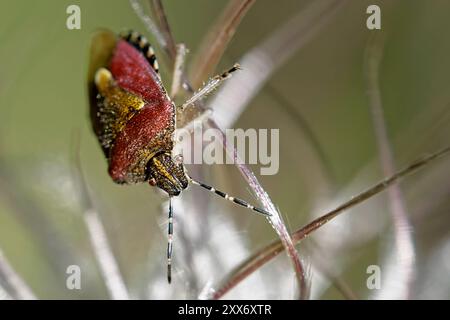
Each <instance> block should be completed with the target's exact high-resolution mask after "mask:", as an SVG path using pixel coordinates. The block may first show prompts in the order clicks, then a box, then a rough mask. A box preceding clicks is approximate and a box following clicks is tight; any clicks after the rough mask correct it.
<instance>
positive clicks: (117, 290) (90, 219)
mask: <svg viewBox="0 0 450 320" xmlns="http://www.w3.org/2000/svg"><path fill="white" fill-rule="evenodd" d="M75 150H77V151H78V152H77V154H76V155H75V172H74V181H76V183H77V187H78V194H79V197H80V203H81V205H82V210H83V220H84V223H85V225H86V228H87V229H88V232H89V240H90V242H91V245H92V249H93V250H94V254H95V258H96V259H97V263H98V265H99V267H100V273H101V275H102V277H103V280H104V282H105V286H106V288H107V290H108V293H109V296H110V297H111V299H114V300H128V299H129V294H128V290H127V288H126V286H125V282H124V280H123V278H122V275H121V274H120V270H119V266H118V263H117V261H116V259H115V257H114V253H113V252H112V250H111V247H110V245H109V243H108V238H107V235H106V231H105V228H104V227H103V224H102V221H101V219H100V216H99V213H98V212H97V210H96V209H95V207H94V205H93V201H92V199H91V197H90V194H89V190H88V187H87V184H86V181H85V179H84V176H83V172H82V169H81V160H80V155H79V150H80V148H79V143H78V141H77V143H76V148H75Z"/></svg>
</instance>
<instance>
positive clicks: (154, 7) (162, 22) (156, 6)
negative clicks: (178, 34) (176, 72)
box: [149, 0, 177, 61]
mask: <svg viewBox="0 0 450 320" xmlns="http://www.w3.org/2000/svg"><path fill="white" fill-rule="evenodd" d="M149 3H150V9H151V11H152V12H154V13H155V16H156V25H157V28H158V29H159V30H160V33H161V34H162V36H163V38H164V40H165V47H164V49H165V50H166V53H167V55H168V56H169V58H170V60H172V61H175V57H176V55H177V49H176V42H175V39H174V38H173V35H172V31H171V30H170V25H169V21H168V20H167V15H166V13H165V10H164V6H163V4H162V2H161V0H149Z"/></svg>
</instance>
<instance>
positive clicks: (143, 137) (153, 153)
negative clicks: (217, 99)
mask: <svg viewBox="0 0 450 320" xmlns="http://www.w3.org/2000/svg"><path fill="white" fill-rule="evenodd" d="M90 59H91V60H90V66H89V74H88V90H89V100H90V117H91V122H92V126H93V129H94V132H95V134H96V136H97V138H98V141H99V143H100V145H101V148H102V150H103V152H104V154H105V157H106V158H107V160H108V172H109V175H110V176H111V178H112V179H113V181H114V182H116V183H120V184H134V183H141V182H148V183H149V184H150V185H152V186H156V187H158V188H160V189H162V190H164V191H165V192H166V193H167V194H168V196H169V221H168V245H167V278H168V281H169V283H170V281H171V259H172V235H173V209H172V202H171V198H172V197H174V196H178V195H179V194H180V193H181V192H182V191H183V190H184V189H186V188H187V187H188V185H189V183H192V184H195V185H198V186H200V187H202V188H204V189H206V190H209V191H210V192H213V193H215V194H217V195H219V196H221V197H222V198H224V199H226V200H229V201H232V202H234V203H235V204H238V205H240V206H243V207H246V208H248V209H251V210H253V211H255V212H257V213H259V214H262V215H265V216H270V213H269V212H267V211H266V210H264V209H260V208H257V207H254V206H252V205H250V204H249V203H248V202H246V201H244V200H241V199H238V198H235V197H231V196H229V195H228V194H226V193H224V192H222V191H219V190H216V189H215V188H213V187H211V186H208V185H206V184H204V183H201V182H198V181H196V180H194V179H193V178H191V177H190V176H189V175H188V174H187V172H186V170H185V167H184V165H183V163H182V162H180V161H176V160H175V157H173V155H172V150H173V147H174V132H175V126H176V113H177V108H179V109H180V110H183V109H184V108H186V107H187V106H188V105H191V104H194V103H195V102H196V101H198V100H199V99H201V98H202V97H204V96H205V95H206V94H208V93H210V92H211V91H212V90H214V89H215V88H216V87H217V86H218V85H219V84H220V82H221V81H223V80H225V79H227V78H228V77H229V76H230V75H231V73H233V72H234V71H236V70H237V69H239V66H238V65H235V66H233V67H232V68H231V69H230V70H228V71H226V72H224V73H223V74H221V75H218V76H216V77H213V78H211V79H210V81H209V82H208V83H207V84H206V85H205V86H204V87H203V88H201V89H200V90H198V91H197V92H196V93H195V94H194V95H193V96H192V97H191V98H190V99H189V100H188V101H187V102H186V103H184V104H183V105H181V106H179V107H177V106H175V104H174V102H173V101H172V100H171V98H170V97H169V96H168V94H167V92H166V89H165V88H164V86H163V84H162V82H161V78H160V76H159V67H158V62H157V60H156V56H155V52H154V50H153V49H152V47H151V45H150V44H149V43H148V41H147V40H146V39H145V38H144V37H143V36H142V35H140V34H139V33H137V32H134V31H130V32H125V33H122V34H120V35H116V34H114V33H113V32H111V31H107V30H102V31H98V32H97V33H96V34H95V35H94V37H93V40H92V45H91V52H90Z"/></svg>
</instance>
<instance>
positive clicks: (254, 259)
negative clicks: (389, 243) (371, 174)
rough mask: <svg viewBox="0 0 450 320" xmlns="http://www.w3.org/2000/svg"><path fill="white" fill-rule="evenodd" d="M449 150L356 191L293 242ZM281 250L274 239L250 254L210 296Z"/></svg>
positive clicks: (220, 293)
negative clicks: (360, 190)
mask: <svg viewBox="0 0 450 320" xmlns="http://www.w3.org/2000/svg"><path fill="white" fill-rule="evenodd" d="M449 152H450V147H446V148H445V149H442V150H440V151H438V152H436V153H433V154H431V155H429V156H425V157H423V158H422V159H420V160H417V161H415V162H413V163H412V164H410V165H409V166H407V167H406V168H404V169H402V170H400V171H398V172H397V173H395V174H394V175H392V176H390V177H388V178H386V179H384V180H382V181H381V182H379V183H377V184H375V185H374V186H372V187H370V188H369V189H367V190H365V191H363V192H361V193H359V194H358V195H356V196H354V197H352V198H351V199H350V200H348V201H347V202H345V203H343V204H342V205H340V206H338V207H337V208H335V209H333V210H331V211H329V212H328V213H326V214H324V215H322V216H321V217H319V218H317V219H315V220H313V221H312V222H311V223H309V224H307V225H306V226H304V227H302V228H300V229H298V230H297V231H295V232H294V233H293V234H292V235H291V236H292V240H293V241H294V243H295V244H297V243H299V242H300V241H301V240H302V239H304V238H306V237H307V236H308V235H310V234H311V233H312V232H314V231H315V230H317V229H319V228H320V227H321V226H322V225H324V224H325V223H327V222H328V221H330V220H331V219H333V218H335V217H336V216H338V215H339V214H341V213H343V212H344V211H345V210H347V209H349V208H351V207H354V206H356V205H357V204H360V203H362V202H364V201H365V200H367V199H369V198H371V197H373V196H374V195H376V194H378V193H380V192H382V191H384V190H386V189H387V188H388V187H390V186H392V185H393V184H394V183H396V182H397V181H398V180H399V179H401V178H403V177H405V176H406V175H408V174H411V173H413V172H415V171H417V170H418V169H420V168H422V167H424V166H425V165H427V164H429V163H430V162H431V161H433V160H436V159H438V158H440V157H442V156H444V155H445V154H447V153H449ZM283 250H284V247H283V244H282V243H281V241H275V242H273V243H271V244H269V245H268V246H266V247H265V248H263V249H261V250H259V251H258V252H256V253H255V254H254V255H253V256H251V257H249V258H248V259H247V260H246V261H244V262H243V263H241V264H240V265H239V266H237V267H236V268H235V269H234V270H233V271H232V272H231V273H230V274H229V275H228V276H227V277H225V278H224V280H223V281H222V282H221V283H220V284H219V285H218V286H217V288H218V289H216V290H215V291H214V294H213V296H212V298H213V299H219V298H221V297H222V296H223V295H224V294H226V293H227V292H228V291H230V290H231V289H232V288H234V287H235V286H236V285H238V284H239V283H240V282H241V281H242V280H244V279H245V278H246V277H248V276H249V275H251V274H252V273H253V272H254V271H256V270H258V269H259V268H261V267H262V266H263V265H264V264H266V263H267V262H269V261H270V260H271V259H273V258H274V257H276V256H277V255H278V254H279V253H281V252H282V251H283Z"/></svg>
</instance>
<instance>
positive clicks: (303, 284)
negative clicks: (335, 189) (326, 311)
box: [208, 119, 309, 299]
mask: <svg viewBox="0 0 450 320" xmlns="http://www.w3.org/2000/svg"><path fill="white" fill-rule="evenodd" d="M208 124H209V125H210V126H211V127H213V128H215V129H217V130H220V132H221V135H222V137H221V143H222V145H223V147H224V149H225V151H226V152H227V154H228V156H229V157H231V158H232V159H234V162H235V164H236V166H237V168H238V169H239V171H240V173H241V174H242V176H243V177H244V179H245V181H246V182H247V183H248V185H249V186H250V188H251V189H252V190H253V192H254V193H255V195H256V197H257V198H258V200H259V202H260V203H261V204H262V205H263V208H264V209H266V210H267V211H268V212H270V213H272V216H271V217H270V218H268V220H269V222H270V223H271V225H272V227H273V228H274V229H275V231H276V232H277V234H278V236H279V237H280V240H281V241H280V243H281V244H282V246H283V247H284V248H285V249H286V252H287V254H288V257H289V258H290V260H291V262H292V265H293V267H294V271H295V274H296V277H297V280H298V284H299V290H300V298H301V299H306V298H308V293H309V288H308V284H307V279H306V273H305V268H304V266H303V263H302V261H301V260H300V258H299V256H298V253H297V250H296V249H295V247H294V244H293V241H292V239H291V237H290V235H289V232H288V231H287V228H286V225H285V224H284V222H283V220H282V218H281V215H280V214H279V212H278V210H277V209H276V207H275V205H274V204H273V202H272V200H271V199H270V197H269V195H268V194H267V192H266V191H265V190H264V188H263V187H262V186H261V184H260V183H259V181H258V179H257V178H256V177H255V175H254V174H253V172H252V171H251V170H250V169H249V168H248V167H247V166H246V165H245V164H244V162H243V161H242V160H241V159H240V157H239V155H238V153H237V150H236V148H234V147H232V146H231V145H230V144H229V143H228V142H227V141H226V139H225V135H224V133H223V132H222V131H221V129H220V128H219V127H218V126H217V124H216V123H215V122H214V120H212V119H210V120H209V121H208Z"/></svg>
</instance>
